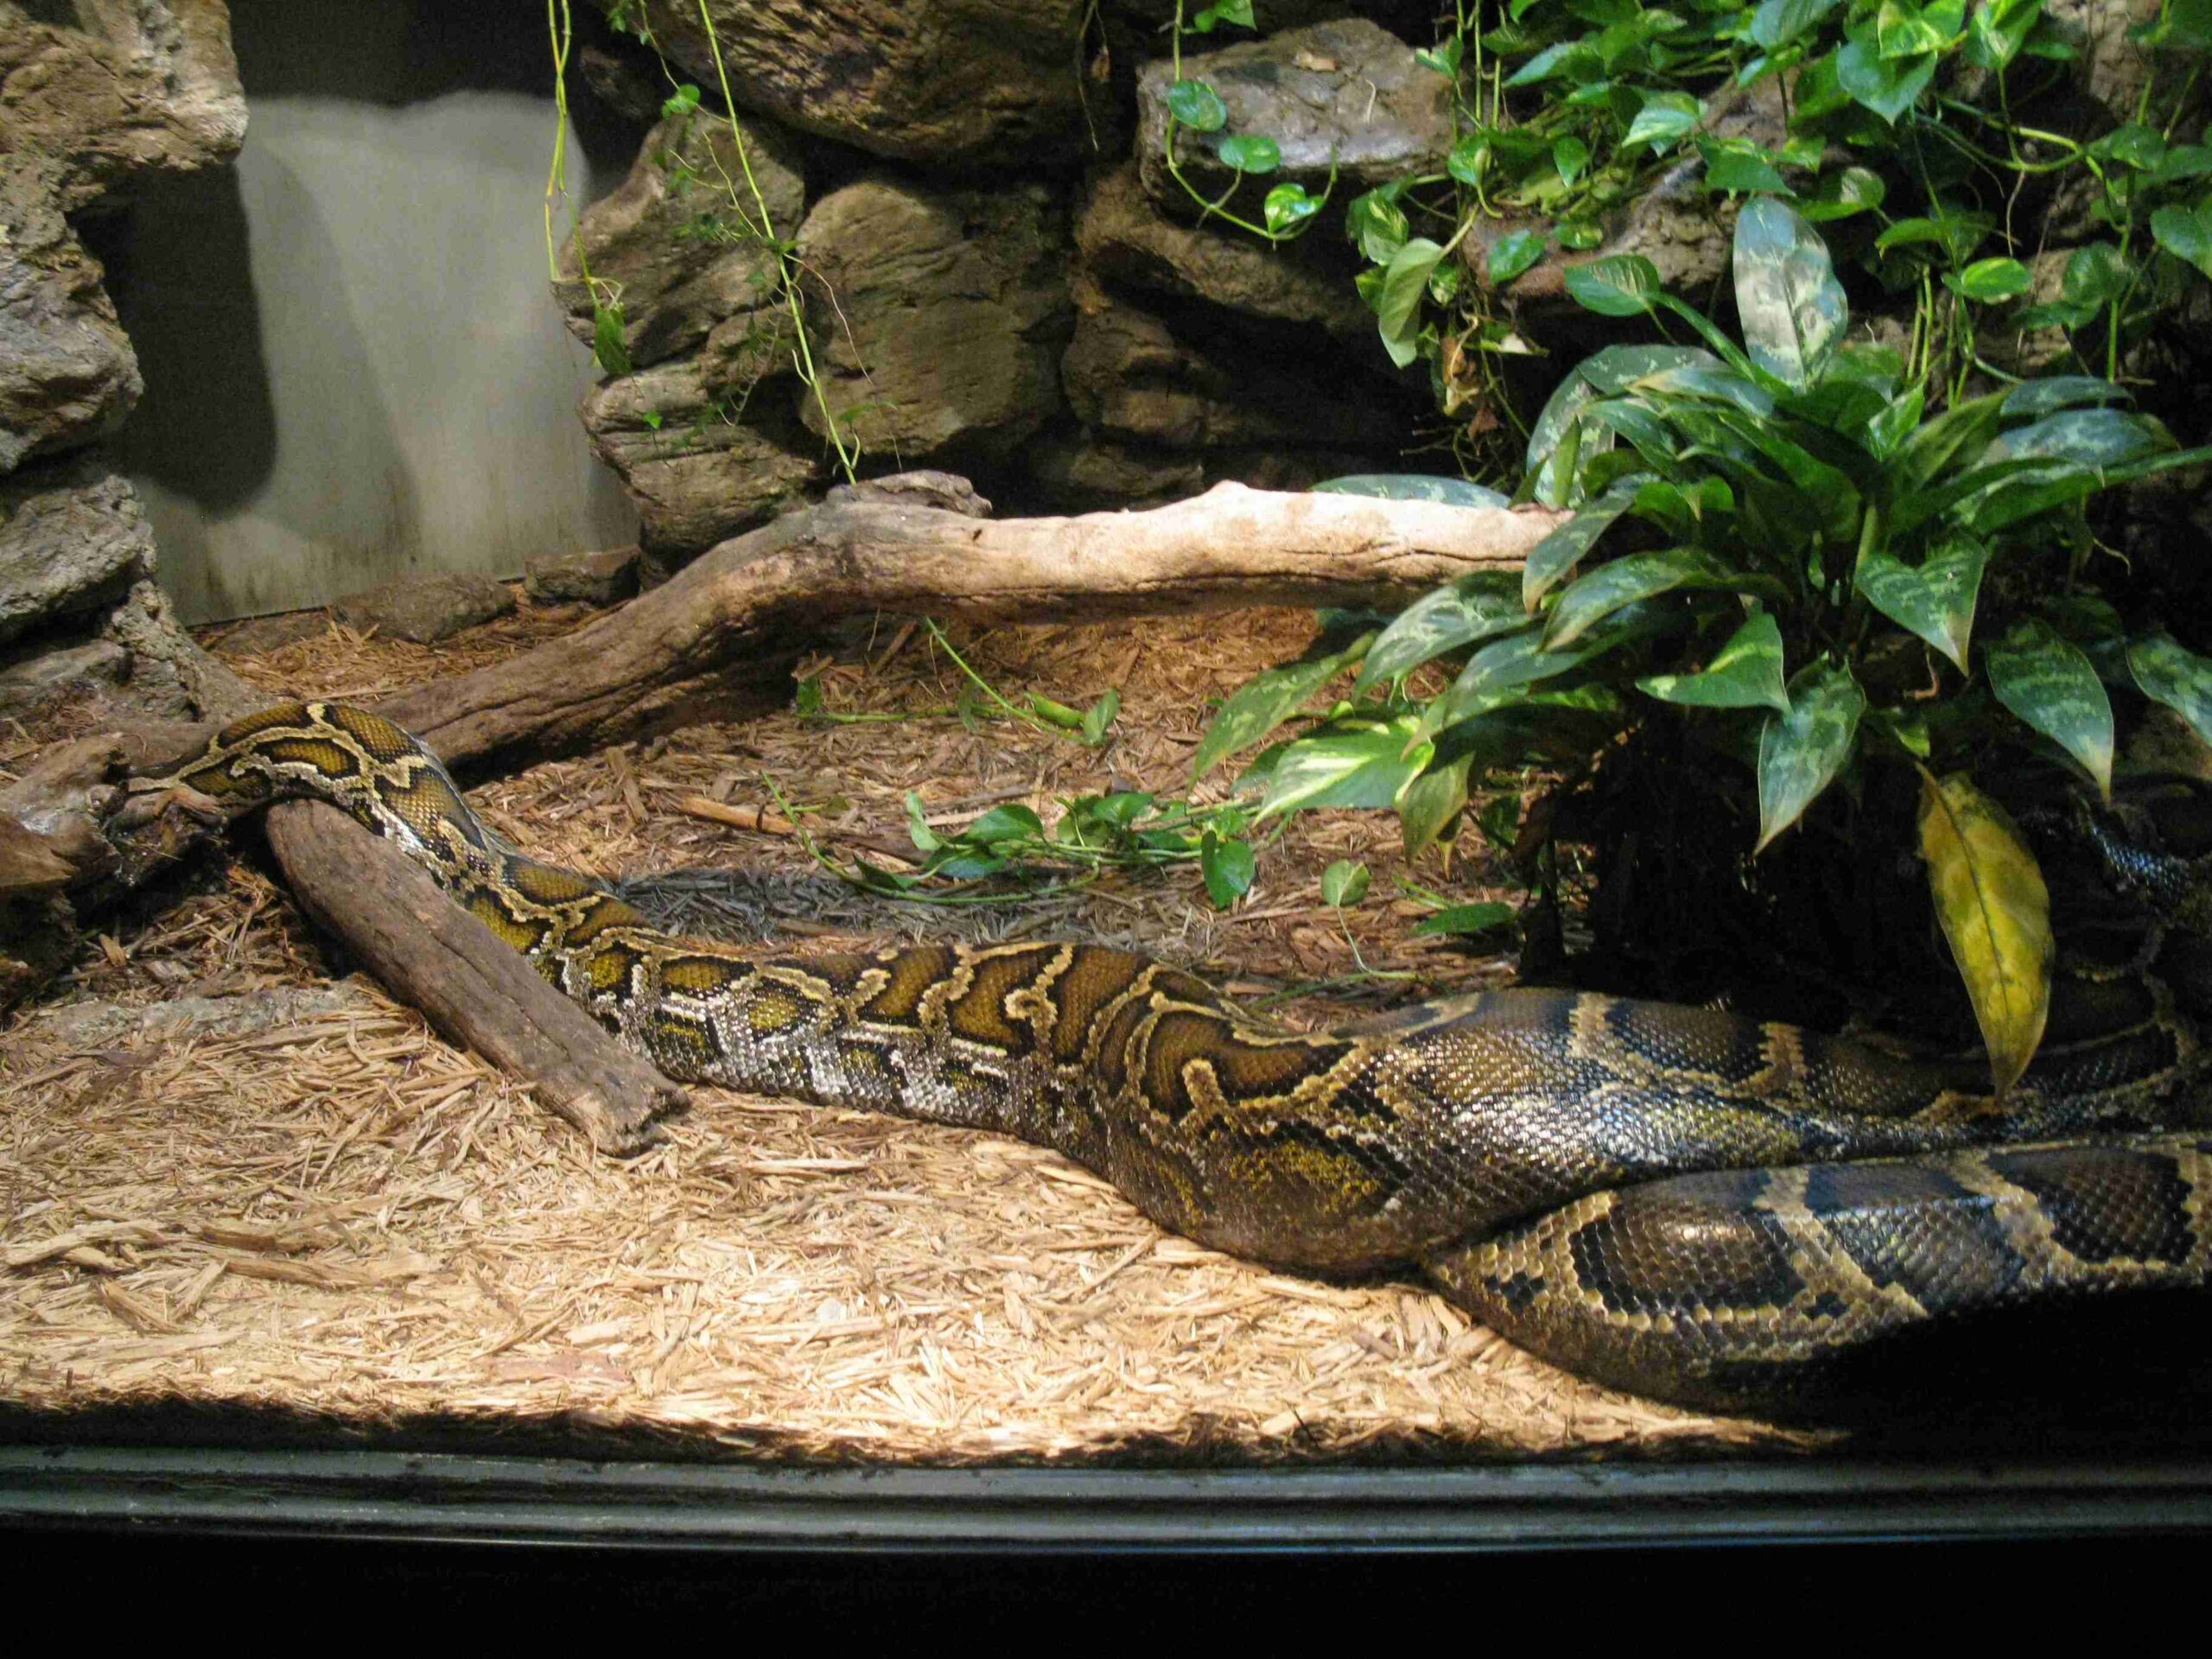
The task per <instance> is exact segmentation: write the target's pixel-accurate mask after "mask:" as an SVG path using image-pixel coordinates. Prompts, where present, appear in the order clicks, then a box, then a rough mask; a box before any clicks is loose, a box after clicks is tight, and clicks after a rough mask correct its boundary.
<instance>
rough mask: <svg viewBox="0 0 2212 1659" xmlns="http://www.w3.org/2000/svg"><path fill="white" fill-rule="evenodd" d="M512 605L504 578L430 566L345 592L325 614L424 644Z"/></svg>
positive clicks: (500, 613)
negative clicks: (352, 592) (349, 592)
mask: <svg viewBox="0 0 2212 1659" xmlns="http://www.w3.org/2000/svg"><path fill="white" fill-rule="evenodd" d="M514 607H515V596H514V594H512V593H511V592H509V591H508V589H507V587H506V585H505V583H504V582H494V581H493V580H492V578H491V577H489V576H479V575H463V574H461V572H458V571H454V570H435V571H425V572H423V573H422V574H421V575H412V576H402V577H401V578H399V580H398V581H397V582H384V583H382V584H380V585H379V586H378V587H374V588H364V589H362V590H361V591H360V592H359V593H358V594H346V596H345V597H344V598H343V599H340V600H337V601H334V602H333V603H332V605H331V607H330V613H331V614H332V615H333V616H334V617H336V618H337V619H338V620H340V622H343V623H344V624H345V625H346V626H347V627H349V628H353V629H355V630H356V631H358V632H364V633H365V632H369V631H370V630H372V629H373V630H374V631H375V632H377V633H378V634H380V635H382V636H383V637H384V638H385V639H411V640H413V641H415V642H416V644H417V645H431V644H434V643H435V642H436V641H438V640H440V639H450V638H451V637H452V636H453V635H454V634H456V633H459V632H461V630H462V629H463V628H473V627H475V626H478V625H479V624H480V623H485V622H489V621H491V620H493V618H494V617H499V616H505V614H506V613H508V612H509V611H512V610H513V609H514Z"/></svg>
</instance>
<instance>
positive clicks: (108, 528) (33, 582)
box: [0, 463, 154, 643]
mask: <svg viewBox="0 0 2212 1659" xmlns="http://www.w3.org/2000/svg"><path fill="white" fill-rule="evenodd" d="M153 565H154V537H153V533H152V531H150V530H149V529H148V528H147V524H146V515H145V512H144V511H143V509H142V508H141V507H140V505H139V504H138V497H137V493H135V492H134V491H133V490H132V489H131V487H130V484H129V483H128V482H126V481H125V480H124V479H122V478H121V477H119V476H118V475H117V474H112V473H105V472H103V471H101V470H100V469H99V468H98V467H94V466H92V465H91V464H89V463H79V464H78V465H75V466H71V467H62V468H58V469H57V468H51V467H40V468H37V469H35V470H34V471H32V472H29V473H25V474H18V475H17V476H16V477H15V478H12V479H9V480H4V481H0V643H4V642H6V641H8V640H10V639H16V637H18V636H19V635H22V634H24V633H27V632H29V631H30V630H31V629H33V628H41V629H42V628H45V627H47V626H51V625H52V624H54V622H55V621H56V620H60V619H64V618H67V617H71V616H77V615H82V614H85V613H90V612H94V611H98V610H99V609H100V608H102V607H105V606H108V605H111V604H113V603H114V602H115V601H117V600H118V599H120V598H122V597H123V595H124V594H125V593H126V592H128V591H129V589H130V585H131V583H132V582H136V581H137V580H138V579H139V578H140V577H142V576H143V575H146V574H147V573H148V572H149V571H150V570H151V569H153Z"/></svg>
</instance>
